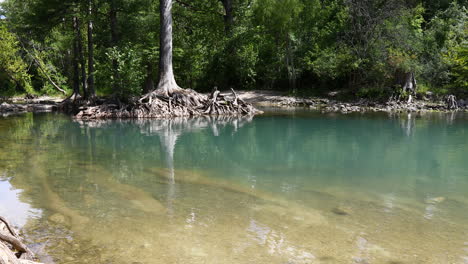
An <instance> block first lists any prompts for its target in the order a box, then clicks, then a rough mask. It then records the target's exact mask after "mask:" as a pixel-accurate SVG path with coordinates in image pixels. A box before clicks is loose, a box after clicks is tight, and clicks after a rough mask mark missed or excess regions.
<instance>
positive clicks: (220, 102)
mask: <svg viewBox="0 0 468 264" xmlns="http://www.w3.org/2000/svg"><path fill="white" fill-rule="evenodd" d="M232 96H233V99H228V98H226V97H225V96H223V95H222V94H221V93H220V92H219V91H218V90H216V89H215V90H214V91H213V93H211V95H210V96H207V95H204V94H200V93H197V92H195V91H194V90H190V89H180V88H179V89H175V90H173V92H172V93H171V94H169V95H166V94H165V93H164V92H161V90H155V91H153V92H150V93H147V94H146V95H144V96H142V97H141V98H139V99H138V100H133V101H132V102H130V103H125V104H123V103H121V102H118V101H116V100H113V101H111V100H109V101H105V102H97V101H96V102H95V104H86V103H83V102H80V101H79V100H78V101H74V102H73V101H71V100H68V103H69V104H70V103H72V104H73V105H75V107H70V106H67V107H66V108H67V109H76V110H75V112H74V113H76V116H75V117H76V118H78V119H109V118H167V117H182V116H186V117H194V116H208V115H212V116H213V115H216V116H221V115H232V116H234V115H238V116H239V115H253V114H257V113H261V111H259V110H257V109H255V108H254V107H253V106H252V105H251V104H248V103H246V102H244V101H243V100H242V99H240V98H239V97H238V96H237V94H236V93H235V92H234V90H232ZM77 103H78V104H79V106H78V107H76V105H77Z"/></svg>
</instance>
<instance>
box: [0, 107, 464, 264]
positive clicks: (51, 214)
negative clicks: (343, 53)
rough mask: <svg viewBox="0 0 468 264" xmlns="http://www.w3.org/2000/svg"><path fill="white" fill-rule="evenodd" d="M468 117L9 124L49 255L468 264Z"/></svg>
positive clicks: (20, 189) (13, 186) (294, 115)
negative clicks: (467, 151) (467, 158)
mask: <svg viewBox="0 0 468 264" xmlns="http://www.w3.org/2000/svg"><path fill="white" fill-rule="evenodd" d="M467 130H468V117H467V116H466V115H460V114H456V115H453V116H452V115H450V116H448V115H438V114H436V115H428V116H420V115H416V114H408V115H403V116H401V115H390V116H382V115H346V116H344V115H338V114H332V115H320V114H315V113H312V112H305V111H292V112H287V113H284V112H277V113H270V114H266V115H263V116H258V117H255V118H254V119H253V120H252V119H242V118H227V117H220V118H199V119H185V118H181V119H172V120H136V121H129V120H123V121H94V122H79V121H72V120H70V119H68V118H67V117H65V116H62V115H54V114H42V115H33V114H26V115H22V116H12V117H8V118H4V119H0V180H2V181H0V214H2V215H5V216H7V217H9V218H11V219H14V222H15V223H16V224H18V225H20V226H23V229H24V231H25V233H26V237H27V240H28V242H29V243H30V244H31V245H32V246H33V248H34V250H35V251H37V252H39V255H40V256H41V258H42V260H43V261H44V262H46V263H135V262H136V263H386V264H388V263H466V262H467V258H468V257H467V255H468V252H467V251H468V249H467V248H468V244H467V243H468V242H467V241H468V197H467V194H466V190H467V189H468V177H467V176H468V164H467V163H466V150H467V149H468V136H467Z"/></svg>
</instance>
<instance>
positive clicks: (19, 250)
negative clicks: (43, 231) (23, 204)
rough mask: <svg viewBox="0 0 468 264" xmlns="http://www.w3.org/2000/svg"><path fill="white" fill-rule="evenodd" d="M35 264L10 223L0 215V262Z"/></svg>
mask: <svg viewBox="0 0 468 264" xmlns="http://www.w3.org/2000/svg"><path fill="white" fill-rule="evenodd" d="M28 263H29V264H37V262H34V254H33V253H32V251H31V250H30V249H29V248H28V247H27V246H26V245H25V244H24V243H23V242H22V241H21V238H20V237H19V236H18V233H17V232H16V231H15V230H14V228H13V227H12V226H11V225H10V223H9V222H8V221H7V220H6V219H5V218H3V217H1V216H0V264H28Z"/></svg>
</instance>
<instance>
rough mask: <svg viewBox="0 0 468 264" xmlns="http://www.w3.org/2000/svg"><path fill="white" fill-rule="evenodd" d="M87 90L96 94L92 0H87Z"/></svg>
mask: <svg viewBox="0 0 468 264" xmlns="http://www.w3.org/2000/svg"><path fill="white" fill-rule="evenodd" d="M88 91H89V96H90V97H95V96H96V91H95V90H94V40H93V0H88Z"/></svg>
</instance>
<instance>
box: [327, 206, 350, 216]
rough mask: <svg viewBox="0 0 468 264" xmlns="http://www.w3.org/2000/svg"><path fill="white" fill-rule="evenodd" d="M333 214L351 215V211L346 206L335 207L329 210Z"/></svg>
mask: <svg viewBox="0 0 468 264" xmlns="http://www.w3.org/2000/svg"><path fill="white" fill-rule="evenodd" d="M331 211H332V212H333V213H334V214H336V215H350V214H351V209H350V208H349V207H346V206H342V205H340V206H337V207H335V208H333V209H332V210H331Z"/></svg>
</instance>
